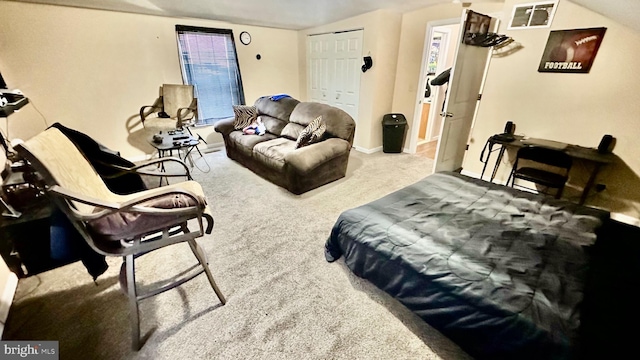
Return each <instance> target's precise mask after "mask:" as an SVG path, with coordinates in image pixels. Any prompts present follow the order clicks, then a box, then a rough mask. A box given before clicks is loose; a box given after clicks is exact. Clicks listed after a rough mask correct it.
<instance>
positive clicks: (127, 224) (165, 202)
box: [87, 194, 198, 241]
mask: <svg viewBox="0 0 640 360" xmlns="http://www.w3.org/2000/svg"><path fill="white" fill-rule="evenodd" d="M196 205H198V202H197V201H195V200H194V199H193V198H191V197H189V196H186V195H183V194H168V195H165V196H162V197H159V198H156V199H153V200H149V201H146V202H144V203H141V204H140V206H145V207H153V208H158V209H175V208H185V207H190V206H196ZM179 218H180V217H179V216H177V215H150V214H140V213H134V212H125V211H120V212H117V213H113V214H111V215H108V216H105V217H102V218H99V219H96V220H91V221H89V222H88V224H87V225H88V227H89V230H90V231H91V232H92V233H93V234H94V235H97V236H100V237H101V238H103V239H105V240H112V241H119V240H121V239H126V238H131V237H132V236H134V235H140V234H145V233H148V232H153V231H156V230H158V229H162V227H163V225H176V221H178V219H179Z"/></svg>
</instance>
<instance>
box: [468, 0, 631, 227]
mask: <svg viewBox="0 0 640 360" xmlns="http://www.w3.org/2000/svg"><path fill="white" fill-rule="evenodd" d="M525 2H529V1H522V0H520V1H515V0H509V1H507V2H506V3H505V11H504V14H506V16H510V15H511V9H512V7H513V5H514V4H516V3H525ZM504 20H505V22H503V23H502V25H501V27H500V32H501V33H506V34H508V35H510V36H512V37H513V38H514V39H515V40H516V41H517V42H519V43H521V44H522V45H523V47H524V48H523V49H522V50H520V51H518V52H516V53H514V54H512V55H509V56H506V57H494V58H493V59H492V61H491V64H490V68H489V73H488V76H487V82H486V87H485V91H484V94H483V100H482V102H481V104H480V108H479V112H478V117H477V122H476V126H475V128H474V129H473V133H472V139H471V144H470V147H469V151H468V153H467V157H466V159H465V161H464V164H463V167H464V169H465V170H467V171H469V172H471V173H476V174H479V173H480V172H481V171H482V167H481V165H482V164H481V163H480V161H479V156H480V152H481V150H482V147H483V146H484V143H485V141H486V139H487V138H488V137H489V136H490V135H492V134H494V133H498V132H501V131H502V129H503V128H504V123H505V122H506V121H507V120H511V121H513V122H515V123H516V126H517V130H516V133H518V134H524V135H527V136H530V137H540V138H546V139H552V140H557V141H562V142H567V143H572V144H577V145H581V146H586V147H597V146H598V144H599V142H600V139H601V138H602V136H603V135H604V134H611V135H613V136H614V137H616V138H617V145H616V147H615V149H614V152H615V154H617V155H618V156H619V158H620V161H618V162H617V163H616V164H613V165H610V166H608V167H606V168H604V169H603V171H602V172H601V176H600V177H599V178H598V179H597V183H602V184H605V185H606V186H607V189H606V190H605V191H604V192H602V193H600V194H594V195H592V196H590V197H589V199H588V201H587V204H588V205H594V206H601V207H604V208H607V209H609V210H611V211H614V212H619V213H623V214H626V215H628V216H632V217H634V218H640V178H639V177H638V174H639V173H640V157H639V156H638V139H639V138H640V122H639V121H638V114H640V101H638V94H640V81H638V79H637V74H638V73H640V62H638V58H639V57H640V34H638V32H636V31H633V30H631V29H629V28H627V27H625V26H622V25H620V24H618V23H616V22H615V21H612V20H610V19H608V18H606V17H603V16H601V15H598V14H596V13H594V12H591V11H589V10H587V9H585V8H583V7H580V6H578V5H575V4H573V3H571V2H568V1H560V4H559V6H558V9H557V12H556V16H555V19H554V20H553V23H552V26H551V29H548V28H547V29H529V30H514V31H507V30H506V27H507V22H508V19H506V18H505V19H504ZM590 27H606V28H607V32H606V34H605V36H604V39H603V42H602V44H601V47H600V50H599V51H598V54H597V57H596V59H595V61H594V63H593V66H592V68H591V71H590V72H589V73H588V74H559V73H539V72H538V71H537V69H538V64H539V62H540V58H541V56H542V52H543V50H544V47H545V45H546V41H547V38H548V36H549V31H550V30H563V29H574V28H590ZM501 169H502V170H508V169H510V166H508V164H503V166H502V168H501ZM589 169H590V166H589V164H582V163H578V164H575V165H574V169H573V170H572V174H571V179H570V185H571V188H575V191H573V192H569V193H567V195H568V196H573V198H574V199H577V196H578V194H579V192H580V191H581V186H582V185H583V184H584V183H585V181H586V179H587V178H586V176H587V174H588V170H589ZM501 179H503V180H505V179H506V171H502V174H501Z"/></svg>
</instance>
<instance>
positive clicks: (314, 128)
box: [296, 115, 327, 149]
mask: <svg viewBox="0 0 640 360" xmlns="http://www.w3.org/2000/svg"><path fill="white" fill-rule="evenodd" d="M326 130H327V125H326V124H325V123H324V120H322V115H320V116H318V117H317V118H315V119H314V120H313V121H312V122H310V123H309V125H307V127H306V128H304V130H302V132H301V133H300V135H299V136H298V140H296V149H299V148H301V147H303V146H307V145H311V144H313V143H316V142H318V141H320V140H321V139H322V135H324V132H325V131H326Z"/></svg>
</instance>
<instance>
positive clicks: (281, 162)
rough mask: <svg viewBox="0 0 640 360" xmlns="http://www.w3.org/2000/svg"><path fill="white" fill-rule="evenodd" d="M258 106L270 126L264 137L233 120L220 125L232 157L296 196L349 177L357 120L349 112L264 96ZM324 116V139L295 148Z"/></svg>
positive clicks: (218, 127) (289, 98)
mask: <svg viewBox="0 0 640 360" xmlns="http://www.w3.org/2000/svg"><path fill="white" fill-rule="evenodd" d="M255 107H256V109H257V110H258V115H259V116H260V117H261V119H262V122H263V123H264V124H265V127H266V130H267V133H266V134H264V135H245V134H243V133H242V130H235V129H234V126H233V120H234V119H226V120H221V121H218V122H217V123H216V124H215V126H214V128H215V130H216V131H217V132H219V133H221V134H222V137H223V139H224V144H225V148H226V151H227V156H229V158H231V159H233V160H235V161H237V162H239V163H240V164H242V165H244V166H245V167H247V168H249V169H250V170H252V171H253V172H255V173H256V174H258V175H260V176H262V177H263V178H265V179H267V180H269V181H271V182H273V183H274V184H276V185H279V186H281V187H283V188H285V189H287V190H289V191H290V192H292V193H294V194H302V193H304V192H307V191H309V190H312V189H315V188H317V187H319V186H322V185H324V184H327V183H330V182H332V181H335V180H337V179H340V178H342V177H344V176H345V174H346V170H347V163H348V161H349V152H350V150H351V147H352V146H353V136H354V133H355V122H354V120H353V119H352V118H351V116H349V114H347V113H346V112H344V111H343V110H341V109H338V108H335V107H332V106H329V105H325V104H321V103H315V102H300V101H298V100H296V99H294V98H291V97H285V98H281V99H279V100H277V101H273V100H271V98H270V97H268V96H264V97H261V98H259V99H258V100H256V102H255ZM320 115H322V118H323V120H324V122H325V124H326V131H325V133H324V135H323V137H322V140H321V141H320V142H317V143H313V144H310V145H307V146H304V147H301V148H299V149H296V148H295V144H296V140H297V138H298V136H299V134H300V132H302V130H304V128H305V127H306V126H307V125H308V124H309V123H310V122H311V121H313V120H314V119H316V118H317V117H318V116H320Z"/></svg>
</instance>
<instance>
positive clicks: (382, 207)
mask: <svg viewBox="0 0 640 360" xmlns="http://www.w3.org/2000/svg"><path fill="white" fill-rule="evenodd" d="M608 218H609V213H608V212H605V211H601V210H597V209H592V208H588V207H584V206H579V205H576V204H573V203H570V202H566V201H562V200H555V199H551V198H548V197H543V196H541V195H536V194H531V193H527V192H523V191H520V190H516V189H512V188H508V187H504V186H501V185H497V184H492V183H488V182H485V181H482V180H478V179H473V178H469V177H466V176H463V175H460V174H458V173H447V172H443V173H435V174H433V175H430V176H428V177H426V178H424V179H423V180H421V181H419V182H417V183H415V184H413V185H411V186H408V187H406V188H403V189H401V190H399V191H396V192H394V193H392V194H389V195H387V196H385V197H383V198H381V199H378V200H376V201H373V202H371V203H368V204H365V205H363V206H360V207H358V208H355V209H351V210H347V211H345V212H343V213H342V214H341V215H340V216H339V218H338V220H337V221H336V223H335V225H334V227H333V229H332V231H331V235H330V237H329V239H328V240H327V242H326V244H325V256H326V258H327V261H329V262H332V261H335V260H337V259H338V258H340V257H344V261H345V263H346V265H347V266H348V267H349V269H351V271H353V272H354V273H355V274H356V275H358V276H360V277H362V278H365V279H368V280H369V281H371V282H372V283H374V284H375V285H376V286H377V287H379V288H380V289H382V290H384V291H385V292H387V293H389V294H390V295H392V296H393V297H395V298H396V299H397V300H399V301H400V302H401V303H402V304H404V305H405V306H406V307H408V308H409V309H410V310H412V311H413V312H415V313H416V314H417V315H418V316H420V317H421V318H422V319H423V320H425V321H426V322H427V323H429V324H430V325H431V326H433V327H435V328H436V329H438V330H439V331H441V332H442V333H443V334H445V335H446V336H448V337H449V338H451V339H452V340H453V341H455V342H456V343H457V344H458V345H459V346H460V347H462V348H463V349H464V350H465V351H467V352H468V353H469V354H470V355H472V356H474V357H475V358H478V359H568V358H573V357H575V356H577V354H578V353H579V351H578V350H579V339H580V314H581V312H580V308H581V303H582V300H583V294H584V288H585V282H586V279H587V270H588V267H589V262H590V254H589V249H590V247H591V246H592V245H593V244H594V242H595V240H596V237H597V235H598V232H599V231H600V229H601V228H602V226H603V224H604V222H605V221H606V220H607V219H608Z"/></svg>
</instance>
